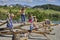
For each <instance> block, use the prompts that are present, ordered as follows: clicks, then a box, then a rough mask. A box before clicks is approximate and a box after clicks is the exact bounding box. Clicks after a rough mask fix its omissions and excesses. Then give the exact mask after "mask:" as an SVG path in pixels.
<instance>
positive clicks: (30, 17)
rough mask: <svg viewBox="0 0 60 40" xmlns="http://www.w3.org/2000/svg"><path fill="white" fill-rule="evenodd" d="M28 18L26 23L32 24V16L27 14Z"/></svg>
mask: <svg viewBox="0 0 60 40" xmlns="http://www.w3.org/2000/svg"><path fill="white" fill-rule="evenodd" d="M28 18H29V20H28V22H30V23H32V22H33V19H34V18H33V16H32V14H29V16H28Z"/></svg>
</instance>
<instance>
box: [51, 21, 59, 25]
mask: <svg viewBox="0 0 60 40" xmlns="http://www.w3.org/2000/svg"><path fill="white" fill-rule="evenodd" d="M52 22H53V23H55V24H60V21H52Z"/></svg>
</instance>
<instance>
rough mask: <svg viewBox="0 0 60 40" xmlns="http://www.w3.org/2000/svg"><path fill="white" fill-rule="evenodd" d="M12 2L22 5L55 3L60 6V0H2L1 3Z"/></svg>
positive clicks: (8, 3)
mask: <svg viewBox="0 0 60 40" xmlns="http://www.w3.org/2000/svg"><path fill="white" fill-rule="evenodd" d="M5 4H7V5H10V4H22V5H30V6H35V5H43V4H54V5H59V6H60V0H0V5H5Z"/></svg>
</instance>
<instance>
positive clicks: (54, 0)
mask: <svg viewBox="0 0 60 40" xmlns="http://www.w3.org/2000/svg"><path fill="white" fill-rule="evenodd" d="M46 1H48V2H56V1H57V0H46Z"/></svg>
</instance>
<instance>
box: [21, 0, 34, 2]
mask: <svg viewBox="0 0 60 40" xmlns="http://www.w3.org/2000/svg"><path fill="white" fill-rule="evenodd" d="M21 1H23V2H33V0H21Z"/></svg>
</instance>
